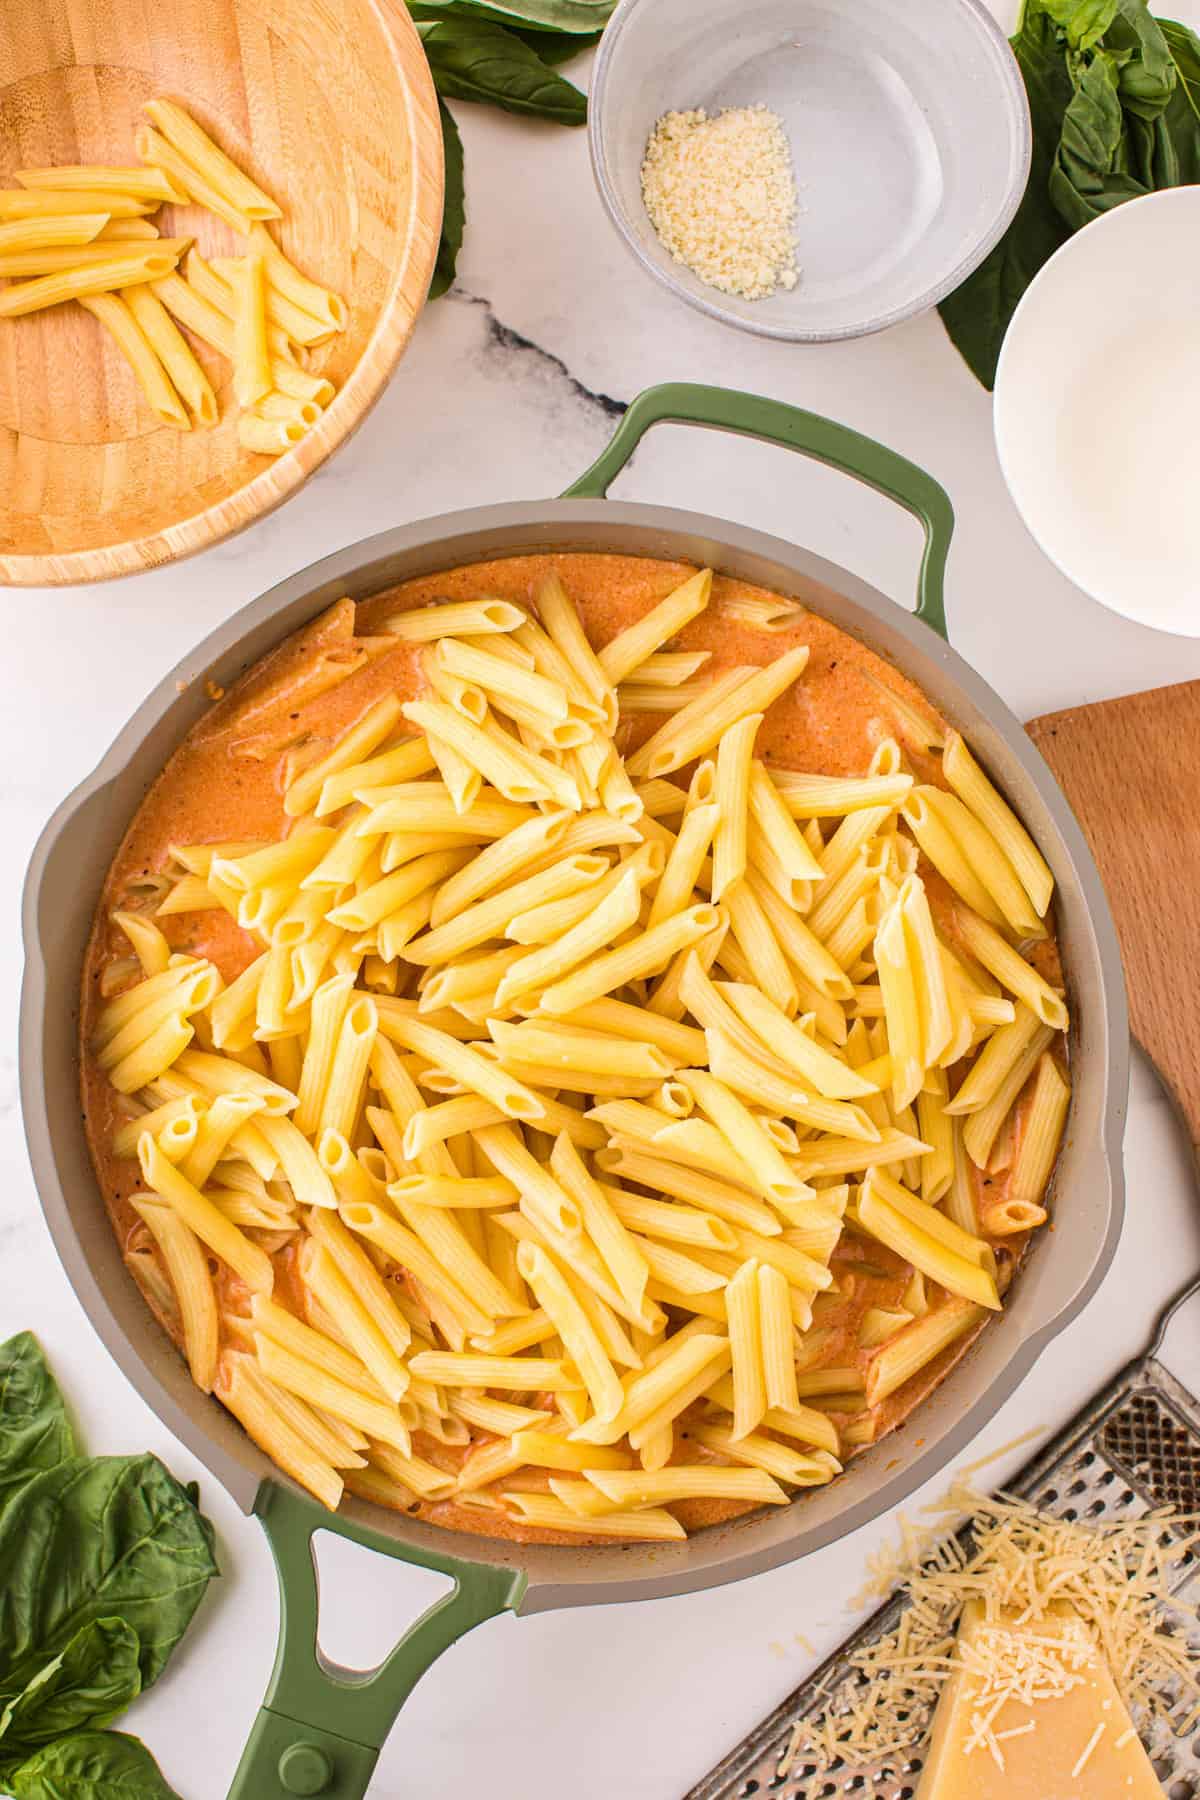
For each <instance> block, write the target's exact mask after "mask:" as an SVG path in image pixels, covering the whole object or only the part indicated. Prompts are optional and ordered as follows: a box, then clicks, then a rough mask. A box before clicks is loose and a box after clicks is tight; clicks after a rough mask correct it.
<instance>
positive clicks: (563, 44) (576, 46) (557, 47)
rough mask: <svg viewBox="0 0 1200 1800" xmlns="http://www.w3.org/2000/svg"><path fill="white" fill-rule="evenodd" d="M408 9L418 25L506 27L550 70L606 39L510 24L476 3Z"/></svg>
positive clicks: (446, 1)
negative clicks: (445, 22) (484, 22)
mask: <svg viewBox="0 0 1200 1800" xmlns="http://www.w3.org/2000/svg"><path fill="white" fill-rule="evenodd" d="M408 10H409V12H410V13H411V14H412V16H413V18H414V19H415V20H416V21H417V22H418V23H436V22H437V21H438V20H439V19H463V18H465V19H472V18H474V19H490V20H491V22H492V23H493V24H494V25H504V26H505V27H506V28H507V29H508V30H509V31H511V32H512V35H513V36H514V37H516V38H519V39H520V40H521V42H522V43H523V44H525V45H527V47H528V48H529V49H530V50H532V51H533V53H534V55H535V56H538V57H540V58H541V60H542V62H544V63H545V65H546V67H547V68H548V69H550V68H554V67H556V66H557V64H559V63H564V62H570V60H571V58H572V57H573V56H579V55H580V54H581V53H582V52H583V51H584V50H591V49H592V48H593V47H594V46H595V45H596V44H598V43H599V42H600V39H601V37H602V36H603V33H602V32H600V31H590V32H586V33H577V32H568V31H551V30H549V29H541V28H538V29H533V28H531V27H527V26H524V25H515V24H510V23H509V21H508V20H507V19H506V18H505V17H504V15H503V14H502V13H493V11H492V10H491V8H490V7H487V6H476V5H475V4H474V0H442V3H441V4H440V5H429V4H426V0H412V3H411V5H410V6H409V9H408Z"/></svg>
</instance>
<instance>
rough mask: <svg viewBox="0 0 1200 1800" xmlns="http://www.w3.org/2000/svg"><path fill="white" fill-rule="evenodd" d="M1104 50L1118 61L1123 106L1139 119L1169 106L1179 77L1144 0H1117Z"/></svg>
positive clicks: (1154, 114)
mask: <svg viewBox="0 0 1200 1800" xmlns="http://www.w3.org/2000/svg"><path fill="white" fill-rule="evenodd" d="M1104 48H1105V49H1106V50H1107V51H1109V52H1111V53H1112V54H1113V55H1114V56H1116V57H1117V58H1118V59H1119V62H1120V71H1121V73H1120V92H1121V101H1122V104H1123V105H1124V106H1125V107H1126V108H1127V110H1128V111H1129V112H1131V113H1133V114H1135V115H1136V116H1137V117H1138V118H1141V119H1153V118H1154V117H1155V116H1156V115H1157V114H1158V113H1160V112H1162V110H1163V108H1164V107H1165V106H1167V105H1168V103H1169V102H1170V99H1171V95H1172V94H1173V93H1174V91H1175V84H1176V82H1177V80H1178V76H1177V74H1176V71H1175V64H1174V61H1173V60H1172V57H1171V52H1170V50H1169V49H1168V47H1167V40H1166V39H1165V38H1164V36H1163V34H1162V31H1161V30H1160V28H1159V23H1158V20H1157V19H1156V18H1154V16H1153V15H1152V13H1151V11H1150V8H1149V7H1148V6H1147V4H1146V0H1119V3H1118V6H1117V12H1116V16H1115V17H1114V19H1113V22H1112V24H1111V25H1110V26H1109V28H1108V30H1107V31H1106V32H1105V34H1104Z"/></svg>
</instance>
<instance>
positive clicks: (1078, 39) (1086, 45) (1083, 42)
mask: <svg viewBox="0 0 1200 1800" xmlns="http://www.w3.org/2000/svg"><path fill="white" fill-rule="evenodd" d="M1119 4H1120V0H1042V6H1043V9H1044V10H1045V11H1046V12H1048V13H1049V14H1050V17H1051V18H1052V19H1053V20H1054V22H1055V24H1056V25H1061V26H1062V28H1063V30H1064V31H1065V32H1066V34H1067V42H1068V43H1069V44H1070V46H1071V48H1072V49H1073V50H1090V49H1091V47H1092V45H1093V44H1096V43H1099V41H1100V39H1101V38H1102V37H1103V36H1104V34H1105V32H1106V31H1107V30H1108V28H1109V26H1110V25H1111V24H1112V22H1113V19H1114V17H1115V15H1116V11H1117V7H1118V5H1119Z"/></svg>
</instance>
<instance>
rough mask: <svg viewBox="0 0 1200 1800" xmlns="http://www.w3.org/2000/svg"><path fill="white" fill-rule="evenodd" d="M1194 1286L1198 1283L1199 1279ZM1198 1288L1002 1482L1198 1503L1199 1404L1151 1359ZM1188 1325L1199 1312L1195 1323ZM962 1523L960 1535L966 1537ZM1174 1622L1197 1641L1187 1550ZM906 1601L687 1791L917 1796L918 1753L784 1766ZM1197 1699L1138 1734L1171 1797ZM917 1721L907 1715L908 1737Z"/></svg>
mask: <svg viewBox="0 0 1200 1800" xmlns="http://www.w3.org/2000/svg"><path fill="white" fill-rule="evenodd" d="M1197 1287H1200V1284H1197ZM1194 1292H1196V1287H1193V1288H1189V1289H1188V1291H1187V1293H1185V1294H1184V1295H1181V1296H1180V1297H1179V1299H1178V1300H1176V1301H1175V1302H1174V1303H1173V1304H1172V1305H1171V1306H1170V1307H1169V1308H1168V1309H1167V1310H1166V1312H1165V1314H1164V1316H1163V1319H1162V1322H1161V1324H1160V1326H1159V1329H1158V1333H1157V1336H1156V1338H1155V1341H1154V1344H1153V1346H1152V1348H1151V1350H1150V1351H1149V1353H1148V1354H1147V1355H1145V1356H1143V1357H1140V1358H1139V1359H1138V1360H1137V1361H1136V1362H1132V1363H1129V1364H1128V1365H1127V1366H1126V1367H1125V1368H1124V1369H1123V1370H1122V1371H1121V1373H1120V1374H1119V1375H1118V1376H1116V1377H1115V1379H1114V1380H1113V1381H1112V1382H1111V1383H1110V1384H1109V1386H1108V1387H1107V1388H1105V1389H1104V1391H1103V1392H1102V1393H1101V1394H1099V1395H1097V1397H1096V1398H1095V1400H1093V1401H1092V1402H1091V1403H1090V1404H1089V1405H1088V1406H1087V1407H1085V1408H1084V1410H1083V1411H1082V1412H1080V1413H1077V1414H1076V1416H1075V1418H1074V1419H1072V1420H1071V1422H1070V1424H1069V1425H1067V1426H1066V1427H1065V1428H1064V1430H1063V1431H1061V1432H1060V1433H1059V1434H1058V1436H1057V1437H1055V1438H1054V1439H1053V1440H1052V1442H1051V1443H1049V1444H1047V1446H1046V1447H1045V1449H1044V1450H1042V1451H1040V1452H1039V1453H1038V1455H1037V1456H1035V1457H1034V1458H1033V1459H1032V1460H1031V1461H1030V1462H1028V1463H1026V1465H1025V1467H1024V1468H1023V1469H1022V1470H1021V1471H1020V1473H1019V1474H1017V1475H1016V1476H1015V1477H1014V1478H1013V1479H1012V1480H1010V1481H1008V1482H1006V1483H1005V1491H1006V1492H1008V1493H1012V1494H1016V1495H1019V1496H1020V1498H1021V1499H1023V1500H1028V1501H1030V1502H1031V1503H1032V1504H1034V1505H1035V1506H1037V1507H1038V1508H1039V1509H1040V1510H1041V1511H1044V1512H1047V1513H1053V1514H1055V1515H1057V1516H1058V1517H1060V1518H1064V1519H1082V1520H1084V1521H1086V1520H1088V1519H1117V1518H1121V1517H1127V1518H1136V1517H1139V1516H1140V1515H1141V1514H1142V1513H1145V1512H1149V1511H1151V1510H1153V1508H1155V1507H1158V1506H1175V1507H1178V1509H1179V1510H1180V1511H1181V1512H1183V1513H1194V1512H1200V1401H1197V1400H1196V1399H1195V1397H1194V1396H1193V1395H1192V1394H1190V1393H1189V1392H1188V1390H1187V1389H1186V1388H1185V1387H1184V1386H1183V1385H1182V1383H1181V1382H1179V1381H1177V1380H1176V1378H1175V1376H1174V1375H1172V1374H1171V1372H1170V1370H1169V1369H1167V1368H1166V1367H1165V1366H1164V1365H1163V1364H1162V1363H1161V1362H1160V1361H1159V1360H1158V1354H1157V1353H1158V1351H1159V1350H1160V1349H1161V1346H1162V1341H1163V1337H1164V1334H1165V1331H1166V1328H1167V1325H1168V1323H1169V1322H1170V1320H1171V1318H1172V1317H1173V1315H1174V1314H1175V1313H1176V1311H1177V1310H1178V1309H1179V1308H1180V1307H1181V1306H1182V1304H1183V1302H1184V1301H1185V1300H1187V1299H1188V1298H1190V1297H1191V1295H1192V1294H1193V1293H1194ZM1193 1323H1194V1321H1193ZM968 1533H969V1526H964V1527H963V1528H962V1530H961V1532H960V1533H959V1536H960V1538H962V1539H964V1540H965V1538H966V1537H967V1535H968ZM1175 1575H1176V1581H1175V1584H1174V1587H1173V1590H1172V1596H1171V1601H1170V1604H1169V1607H1168V1623H1169V1628H1171V1629H1174V1630H1177V1631H1180V1632H1184V1633H1187V1634H1188V1635H1189V1636H1190V1637H1191V1638H1192V1640H1193V1642H1194V1643H1195V1644H1196V1645H1197V1647H1198V1648H1200V1622H1198V1619H1197V1602H1198V1601H1200V1556H1198V1555H1197V1554H1196V1552H1194V1551H1191V1550H1189V1551H1187V1552H1186V1553H1185V1555H1184V1556H1183V1557H1182V1558H1181V1559H1180V1561H1179V1563H1178V1564H1177V1565H1176V1567H1175ZM903 1606H904V1601H903V1599H902V1597H900V1596H895V1597H893V1598H892V1599H890V1600H887V1601H885V1602H884V1604H883V1605H882V1606H881V1607H880V1608H879V1609H878V1611H877V1612H874V1613H873V1614H872V1615H871V1617H870V1618H869V1619H867V1620H866V1621H865V1622H864V1623H863V1624H862V1625H860V1626H859V1628H858V1630H857V1631H856V1632H855V1633H854V1634H853V1636H852V1637H850V1638H848V1639H847V1640H846V1642H845V1643H844V1644H843V1645H842V1646H841V1648H840V1649H838V1650H836V1651H834V1653H833V1655H832V1656H829V1657H827V1658H826V1659H825V1661H824V1662H823V1663H822V1664H821V1666H820V1667H819V1668H818V1669H816V1670H815V1671H814V1672H813V1674H812V1675H810V1676H809V1678H808V1679H807V1681H805V1682H802V1683H801V1685H800V1686H799V1687H798V1688H796V1689H795V1691H794V1692H793V1693H791V1694H789V1696H788V1698H787V1699H786V1700H784V1701H783V1703H782V1704H781V1705H780V1706H777V1707H776V1709H775V1711H774V1712H773V1713H772V1714H771V1715H770V1717H769V1718H766V1719H764V1720H763V1721H762V1723H761V1724H760V1725H758V1726H757V1727H756V1728H755V1729H754V1730H753V1731H752V1732H750V1734H749V1736H747V1737H746V1738H744V1739H743V1740H742V1742H741V1743H740V1744H739V1745H738V1746H737V1747H736V1749H734V1750H731V1751H730V1753H729V1755H728V1756H726V1757H725V1758H724V1759H723V1761H721V1762H720V1763H718V1764H717V1766H716V1768H715V1769H712V1770H711V1771H710V1772H709V1774H707V1775H706V1776H705V1777H704V1779H703V1780H702V1781H699V1782H697V1784H696V1786H695V1787H693V1788H692V1789H691V1790H690V1791H689V1793H688V1794H687V1795H686V1796H685V1800H752V1797H755V1796H759V1797H761V1800H913V1796H914V1795H915V1793H916V1788H917V1782H918V1780H919V1778H920V1774H921V1770H922V1767H923V1766H924V1752H923V1750H915V1751H914V1752H913V1754H912V1756H911V1757H910V1758H909V1760H908V1761H907V1762H905V1763H903V1764H902V1765H899V1766H897V1765H896V1764H895V1762H894V1760H889V1762H888V1763H887V1764H886V1765H884V1764H877V1765H876V1764H866V1763H855V1764H850V1763H848V1762H843V1761H839V1762H838V1763H836V1764H835V1765H833V1766H832V1767H830V1768H827V1769H818V1768H817V1767H815V1766H814V1764H812V1763H811V1762H806V1761H805V1759H804V1757H803V1755H801V1756H799V1757H797V1759H796V1761H795V1763H794V1764H793V1766H792V1769H791V1771H790V1773H789V1774H787V1775H781V1774H780V1773H779V1765H780V1763H781V1761H782V1760H783V1757H784V1755H785V1753H786V1751H787V1748H788V1745H789V1744H790V1743H791V1741H792V1731H793V1728H794V1726H796V1725H797V1724H798V1723H799V1722H800V1721H801V1720H802V1719H806V1718H811V1717H812V1716H813V1715H814V1714H816V1713H817V1712H819V1711H820V1710H822V1709H823V1708H826V1707H829V1706H832V1707H833V1709H834V1710H835V1711H836V1710H837V1708H838V1705H839V1698H840V1699H841V1701H842V1703H843V1704H845V1705H848V1704H849V1701H850V1697H851V1696H852V1695H853V1693H854V1691H855V1688H856V1686H857V1685H859V1684H860V1683H862V1684H865V1681H864V1677H862V1676H861V1675H859V1674H858V1673H857V1672H856V1671H855V1670H854V1669H853V1668H852V1667H851V1666H850V1657H851V1655H852V1654H853V1652H854V1651H856V1650H858V1649H860V1648H862V1647H863V1646H864V1645H866V1644H869V1643H872V1642H873V1641H874V1640H876V1639H878V1638H881V1637H886V1636H887V1635H888V1634H889V1632H892V1631H894V1630H895V1628H896V1625H897V1623H898V1621H899V1619H900V1615H901V1612H902V1609H903ZM1194 1706H1195V1702H1194V1700H1193V1699H1190V1698H1189V1699H1187V1700H1186V1701H1181V1703H1180V1705H1179V1707H1178V1709H1177V1711H1176V1713H1175V1714H1174V1715H1173V1718H1174V1724H1175V1728H1174V1729H1172V1724H1171V1722H1169V1721H1168V1720H1166V1719H1164V1720H1161V1721H1156V1722H1154V1724H1153V1725H1152V1726H1151V1728H1150V1729H1149V1732H1148V1733H1145V1732H1144V1733H1143V1741H1144V1742H1145V1744H1146V1748H1147V1749H1148V1750H1149V1752H1150V1756H1151V1760H1152V1762H1153V1764H1154V1769H1155V1772H1156V1774H1157V1775H1158V1778H1159V1780H1160V1781H1161V1782H1162V1784H1163V1791H1164V1793H1165V1794H1166V1796H1167V1800H1200V1724H1197V1725H1194V1726H1193V1728H1192V1730H1191V1731H1189V1732H1187V1733H1186V1734H1185V1733H1184V1731H1183V1726H1184V1722H1185V1720H1186V1718H1187V1715H1188V1714H1189V1713H1190V1712H1192V1711H1194ZM923 1724H924V1721H922V1720H921V1719H914V1735H916V1734H917V1733H918V1732H920V1731H921V1729H922V1726H923Z"/></svg>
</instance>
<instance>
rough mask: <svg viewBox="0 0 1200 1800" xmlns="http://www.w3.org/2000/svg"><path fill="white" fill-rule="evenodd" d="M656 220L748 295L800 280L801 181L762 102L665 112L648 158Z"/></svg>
mask: <svg viewBox="0 0 1200 1800" xmlns="http://www.w3.org/2000/svg"><path fill="white" fill-rule="evenodd" d="M642 198H643V199H644V201H645V203H646V211H647V212H648V213H649V215H650V222H651V224H652V225H653V226H654V229H655V231H656V232H657V233H658V235H659V238H660V239H661V241H662V243H663V245H664V246H665V248H666V249H667V250H669V251H670V253H671V255H672V256H673V257H674V258H675V261H676V262H680V263H683V264H685V265H686V267H687V268H689V269H691V270H692V272H693V274H695V275H698V276H699V277H700V279H701V281H704V282H707V283H708V285H709V287H714V288H719V289H720V290H721V292H722V293H725V294H738V295H740V296H741V297H742V298H743V299H745V300H762V299H765V298H766V297H767V296H768V295H769V294H773V293H775V291H776V290H777V289H778V288H785V289H787V288H794V287H795V285H796V282H797V280H798V279H799V277H798V276H797V273H796V255H795V251H796V236H795V231H794V223H795V216H796V183H795V180H794V178H793V175H792V163H791V155H790V153H789V150H788V142H787V138H786V136H785V135H784V130H783V125H782V122H781V121H780V119H779V118H778V117H777V115H776V114H775V113H773V112H770V111H768V109H767V108H766V107H765V106H737V107H727V108H726V109H725V110H724V111H723V112H720V113H717V114H716V115H715V116H714V117H712V118H710V117H709V116H708V114H707V113H706V112H705V111H704V109H703V108H702V107H700V108H698V109H696V110H695V111H692V112H669V113H664V115H663V117H662V118H661V119H660V120H659V121H658V123H657V125H656V126H655V127H654V130H653V132H652V133H651V135H650V141H649V143H648V144H647V146H646V157H645V161H644V162H643V164H642Z"/></svg>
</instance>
